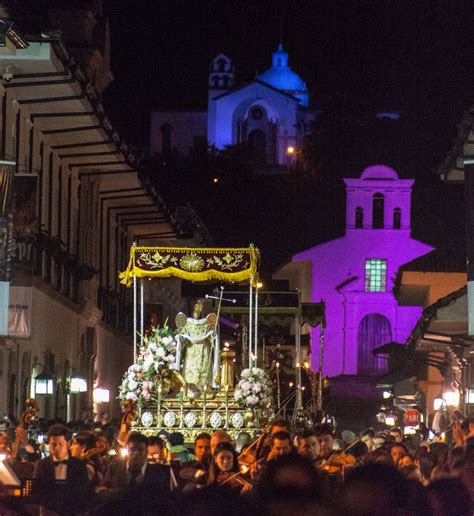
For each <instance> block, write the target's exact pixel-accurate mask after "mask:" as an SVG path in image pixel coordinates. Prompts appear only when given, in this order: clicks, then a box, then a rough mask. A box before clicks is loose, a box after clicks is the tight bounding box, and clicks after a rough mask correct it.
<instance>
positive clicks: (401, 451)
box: [389, 442, 408, 467]
mask: <svg viewBox="0 0 474 516" xmlns="http://www.w3.org/2000/svg"><path fill="white" fill-rule="evenodd" d="M389 451H390V455H391V457H392V460H393V464H394V465H395V466H396V467H398V463H399V462H400V461H401V460H402V459H403V458H404V457H405V456H406V455H408V450H407V447H406V446H405V445H404V444H402V443H397V442H394V443H390V445H389Z"/></svg>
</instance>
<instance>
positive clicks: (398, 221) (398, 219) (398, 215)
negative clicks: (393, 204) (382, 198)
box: [393, 208, 402, 229]
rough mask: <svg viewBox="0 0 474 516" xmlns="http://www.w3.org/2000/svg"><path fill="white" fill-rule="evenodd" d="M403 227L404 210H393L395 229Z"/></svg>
mask: <svg viewBox="0 0 474 516" xmlns="http://www.w3.org/2000/svg"><path fill="white" fill-rule="evenodd" d="M401 227H402V212H401V211H400V208H395V209H394V210H393V229H400V228H401Z"/></svg>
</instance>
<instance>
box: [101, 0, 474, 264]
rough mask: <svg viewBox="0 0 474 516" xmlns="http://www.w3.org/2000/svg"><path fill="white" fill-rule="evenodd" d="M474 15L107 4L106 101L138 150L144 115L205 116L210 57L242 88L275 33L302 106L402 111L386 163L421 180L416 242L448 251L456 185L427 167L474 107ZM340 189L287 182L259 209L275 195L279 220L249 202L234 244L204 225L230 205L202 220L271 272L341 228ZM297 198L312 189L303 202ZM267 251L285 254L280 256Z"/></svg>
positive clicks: (124, 0) (354, 167) (433, 2)
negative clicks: (182, 112)
mask: <svg viewBox="0 0 474 516" xmlns="http://www.w3.org/2000/svg"><path fill="white" fill-rule="evenodd" d="M473 13H474V9H472V2H467V1H466V2H464V1H461V0H456V1H446V0H443V1H437V0H427V1H425V0H416V1H375V0H366V1H343V0H341V1H335V0H334V1H329V0H326V1H303V0H300V1H292V2H290V1H288V0H279V1H275V0H274V1H259V2H251V1H235V0H160V1H156V0H140V1H138V2H137V1H136V0H135V1H131V0H110V1H109V2H107V3H106V14H107V15H108V16H109V18H110V22H111V38H112V69H113V73H114V76H115V80H114V82H113V83H112V84H111V86H109V88H108V89H107V90H106V92H105V93H104V103H105V106H106V109H107V111H108V113H109V115H110V118H111V119H112V121H113V122H114V124H115V126H116V127H117V129H118V130H119V131H120V132H121V134H123V135H124V136H125V137H126V139H127V140H128V141H130V142H131V143H133V144H136V145H138V146H141V147H144V148H146V147H147V146H148V127H149V113H150V111H151V110H152V108H154V107H155V108H165V109H190V108H195V109H205V107H206V102H207V73H208V69H209V63H210V60H211V59H212V57H213V56H215V55H216V54H218V53H219V52H225V53H227V54H228V55H229V56H230V57H231V58H232V59H233V60H234V63H235V68H236V80H237V83H242V82H245V81H251V80H252V79H253V78H254V77H255V74H256V72H260V73H261V72H263V71H264V70H265V69H267V68H268V67H270V65H271V53H272V52H273V51H274V49H275V48H276V46H277V44H278V42H279V40H280V37H281V39H282V41H283V44H284V47H285V49H286V50H287V51H288V52H289V64H290V66H291V67H292V69H293V70H294V71H296V72H297V73H298V74H299V75H300V76H301V77H302V78H303V79H304V80H305V81H306V83H307V85H308V88H309V90H310V94H311V99H312V106H311V107H313V108H315V109H318V110H322V111H325V112H330V111H331V110H335V111H337V110H339V112H341V107H343V108H344V106H348V108H349V109H351V108H355V109H356V110H357V109H359V110H360V109H362V110H364V109H367V110H398V111H400V112H401V113H402V120H403V125H401V126H400V127H401V132H402V133H403V134H401V135H400V138H401V139H403V142H404V143H403V145H401V144H400V141H398V140H397V141H395V140H394V142H393V147H394V148H393V155H394V156H396V160H395V161H394V162H393V163H390V162H388V163H387V164H389V165H392V166H395V165H396V168H397V170H398V171H399V172H400V175H401V176H402V177H416V179H417V184H416V187H415V190H414V199H413V227H414V236H415V237H417V238H420V239H422V240H424V241H427V242H429V243H432V244H435V245H438V244H440V245H441V244H442V245H446V237H447V236H449V238H452V235H454V234H456V238H455V239H456V240H457V241H458V242H459V241H462V222H461V221H462V218H460V217H462V212H463V209H462V189H461V188H460V187H457V188H456V187H445V186H444V185H441V184H440V182H439V179H438V178H437V176H435V175H434V173H433V171H434V169H435V168H436V167H437V166H439V165H440V164H441V162H442V161H443V160H444V157H445V155H446V152H447V151H448V150H449V149H450V147H451V145H452V141H453V138H454V137H455V135H456V124H458V123H459V121H460V119H461V117H462V114H463V111H464V110H465V109H466V108H467V107H468V106H469V105H470V104H471V103H472V101H473V93H474V80H473V79H474V52H473V50H474V31H473V30H472V27H473V25H474V23H473V22H474V14H473ZM280 34H281V36H280ZM344 109H345V108H344ZM344 109H342V111H343V110H344ZM335 148H336V149H337V142H335ZM344 159H345V158H341V167H342V168H343V170H342V172H341V174H342V175H345V176H358V175H360V172H361V171H362V169H363V167H364V166H366V165H367V164H368V163H364V162H362V161H361V162H360V163H358V162H357V161H355V162H354V161H352V162H350V163H349V162H344ZM335 183H336V182H335ZM341 186H342V184H341V182H340V181H337V184H333V185H329V186H328V185H326V189H327V192H328V195H329V197H328V195H327V194H326V193H325V191H323V190H322V189H321V187H320V186H318V185H314V189H313V190H311V188H309V189H308V188H306V185H302V184H295V185H294V188H293V187H292V188H293V189H292V191H291V192H288V194H287V193H286V192H285V188H288V185H287V184H285V185H283V186H281V187H279V186H278V184H276V183H275V184H272V185H271V187H272V188H273V190H270V189H268V192H267V196H268V202H269V204H272V199H275V200H276V201H275V203H273V204H272V205H273V206H276V208H277V210H278V209H279V208H278V207H279V206H284V210H283V211H281V213H280V214H279V215H274V214H269V213H268V210H267V212H265V213H263V215H262V214H260V215H257V217H256V218H252V216H253V215H252V213H254V212H251V211H250V212H246V211H245V210H246V209H247V207H249V208H250V209H254V208H255V206H256V205H260V204H262V203H261V202H260V201H259V199H258V198H255V197H253V198H252V195H251V194H249V195H248V198H247V200H246V203H247V204H246V203H245V202H244V203H242V202H241V203H240V204H239V206H240V207H242V212H240V213H239V215H238V217H239V222H240V225H239V224H236V223H235V222H234V223H232V222H231V223H230V226H229V225H228V227H231V228H232V231H233V234H232V235H230V234H229V230H228V229H227V227H226V228H225V230H222V227H219V226H215V227H212V222H213V220H212V219H214V222H215V220H216V219H217V220H219V218H220V220H222V219H225V218H226V212H225V208H227V207H226V206H225V204H226V203H227V198H225V197H224V196H222V195H220V194H217V193H216V194H215V195H214V197H212V198H210V200H209V204H212V206H214V207H217V208H213V209H214V212H213V213H211V216H210V217H208V218H207V219H206V216H207V215H208V214H206V213H205V211H206V208H207V206H203V208H202V212H203V213H202V214H203V215H204V218H205V222H206V223H208V224H209V225H210V226H211V227H210V229H211V230H213V231H215V232H216V233H217V235H218V243H219V244H230V243H232V239H233V243H235V244H245V243H248V242H249V241H256V242H257V243H259V244H260V245H261V247H263V248H264V251H265V248H266V251H267V254H271V255H272V256H271V258H270V262H271V263H272V265H275V264H276V263H280V262H283V261H284V260H286V259H287V258H289V256H290V255H291V254H292V253H293V252H295V251H297V250H299V249H302V248H304V247H309V246H310V245H314V244H316V243H318V242H320V241H323V240H325V239H328V238H333V237H335V236H337V234H338V233H340V232H341V229H342V223H343V218H344V206H343V202H344V195H343V190H342V189H341ZM259 187H262V185H259ZM263 188H265V186H263ZM282 190H283V191H282ZM302 192H303V193H304V192H307V196H306V198H302ZM311 192H313V193H311ZM219 195H220V196H219ZM243 195H245V192H244V194H243ZM312 195H314V199H312V197H311V196H312ZM331 195H332V197H330V196H331ZM285 196H287V198H288V199H291V203H292V204H289V203H288V202H286V199H285ZM191 201H192V199H191ZM193 204H194V203H193ZM316 204H318V206H316ZM222 205H224V208H222ZM297 205H299V206H301V207H303V206H304V207H306V208H307V210H306V211H305V209H306V208H305V209H301V210H299V212H298V213H296V214H294V218H293V219H290V220H288V216H289V214H290V213H292V211H294V210H292V208H291V206H293V207H294V206H297ZM315 206H316V207H315ZM335 206H336V207H335ZM197 207H198V208H199V206H197ZM252 207H253V208H252ZM219 209H220V210H221V211H219ZM255 213H256V212H255ZM212 215H213V216H212ZM235 215H236V214H235V213H234V218H235ZM227 222H228V221H227ZM454 226H456V231H453V230H452V228H453V227H454ZM219 230H221V234H220V235H219ZM223 235H224V236H223ZM225 236H227V237H228V238H227V240H226V238H225ZM275 241H278V242H280V243H281V244H283V245H280V246H279V248H278V250H277V251H275V249H274V248H275V246H274V245H272V242H275ZM448 245H449V242H448ZM277 247H278V246H277Z"/></svg>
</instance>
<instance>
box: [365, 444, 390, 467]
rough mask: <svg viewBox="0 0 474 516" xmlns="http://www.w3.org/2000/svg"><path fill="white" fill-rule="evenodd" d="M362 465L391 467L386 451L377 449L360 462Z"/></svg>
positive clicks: (388, 454)
mask: <svg viewBox="0 0 474 516" xmlns="http://www.w3.org/2000/svg"><path fill="white" fill-rule="evenodd" d="M362 462H363V463H364V464H385V465H388V466H393V460H392V456H391V455H390V453H389V451H388V450H385V449H383V448H378V449H376V450H374V451H371V452H369V453H368V454H367V455H366V456H365V457H364V459H363V461H362Z"/></svg>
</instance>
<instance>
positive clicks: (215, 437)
mask: <svg viewBox="0 0 474 516" xmlns="http://www.w3.org/2000/svg"><path fill="white" fill-rule="evenodd" d="M220 443H230V444H232V437H231V436H230V435H229V434H228V433H227V432H226V431H225V430H216V431H215V432H214V433H213V434H212V436H211V454H213V453H214V451H215V449H216V446H217V445H218V444H220Z"/></svg>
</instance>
